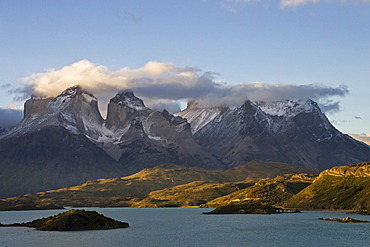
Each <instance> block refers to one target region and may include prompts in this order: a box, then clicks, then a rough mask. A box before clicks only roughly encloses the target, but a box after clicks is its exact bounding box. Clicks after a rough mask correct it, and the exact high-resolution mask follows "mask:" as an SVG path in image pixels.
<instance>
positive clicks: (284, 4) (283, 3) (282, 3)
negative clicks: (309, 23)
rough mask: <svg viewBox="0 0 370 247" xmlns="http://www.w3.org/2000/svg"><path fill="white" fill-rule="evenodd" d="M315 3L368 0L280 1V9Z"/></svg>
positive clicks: (367, 0)
mask: <svg viewBox="0 0 370 247" xmlns="http://www.w3.org/2000/svg"><path fill="white" fill-rule="evenodd" d="M317 2H340V3H342V2H370V0H281V1H280V6H281V7H283V8H284V7H293V8H294V7H297V6H299V5H304V4H309V3H317Z"/></svg>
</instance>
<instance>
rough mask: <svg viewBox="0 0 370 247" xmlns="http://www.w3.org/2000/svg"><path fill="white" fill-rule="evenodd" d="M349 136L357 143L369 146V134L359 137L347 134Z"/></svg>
mask: <svg viewBox="0 0 370 247" xmlns="http://www.w3.org/2000/svg"><path fill="white" fill-rule="evenodd" d="M349 135H350V136H352V137H353V138H355V139H357V140H359V141H362V142H364V143H366V144H367V145H370V134H369V133H368V134H365V133H364V134H361V135H358V134H349Z"/></svg>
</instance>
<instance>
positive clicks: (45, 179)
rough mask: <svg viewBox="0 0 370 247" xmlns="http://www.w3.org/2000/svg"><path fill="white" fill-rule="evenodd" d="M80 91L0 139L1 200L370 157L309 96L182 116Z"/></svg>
mask: <svg viewBox="0 0 370 247" xmlns="http://www.w3.org/2000/svg"><path fill="white" fill-rule="evenodd" d="M107 109H108V111H107V117H106V119H103V118H102V116H101V114H100V111H99V109H98V101H97V98H96V97H95V96H94V95H92V94H90V93H89V92H87V91H86V90H84V89H83V88H81V87H79V86H75V87H71V88H68V89H66V90H65V91H63V92H62V93H61V94H60V95H58V96H57V97H55V98H40V97H31V99H29V100H27V101H26V103H25V105H24V118H23V120H22V121H21V122H20V123H19V125H18V126H17V127H16V128H14V129H13V130H11V131H10V132H7V133H6V134H5V135H3V136H1V138H0V197H1V196H2V197H8V196H16V195H22V194H25V193H31V192H38V191H46V190H51V189H58V188H63V187H69V186H73V185H77V184H82V183H84V182H86V181H87V180H92V179H99V178H114V177H121V176H125V175H129V174H133V173H135V172H138V171H140V170H142V169H144V168H149V167H154V166H157V165H160V164H164V163H174V164H178V165H181V166H187V167H194V166H196V167H201V168H205V169H211V170H214V169H228V168H231V167H235V166H240V165H244V164H245V163H247V162H249V161H252V160H257V161H277V162H285V163H291V164H296V165H300V166H303V167H307V168H313V169H318V170H324V169H327V168H330V167H333V166H336V165H346V164H353V163H360V162H366V161H369V160H370V147H369V146H368V145H366V144H364V143H362V142H359V141H356V140H355V139H353V138H351V137H349V136H348V135H344V134H342V133H341V132H340V131H338V130H337V129H335V127H334V126H332V125H331V124H330V122H329V120H328V119H327V118H326V116H325V115H324V114H323V113H322V112H321V110H320V108H319V106H318V105H317V103H315V102H313V101H312V100H307V101H303V100H287V101H283V102H272V103H271V102H251V101H246V102H245V103H244V104H242V105H240V106H238V107H234V108H231V107H224V106H220V107H215V108H202V107H199V104H198V103H197V102H196V101H190V102H189V103H188V107H187V109H185V110H184V111H182V112H179V113H177V114H175V115H172V114H170V113H169V112H168V111H166V110H163V111H161V112H159V111H154V110H152V109H150V108H148V107H146V106H145V104H144V102H143V101H142V100H141V99H140V98H138V97H136V96H135V95H134V93H133V92H131V91H122V92H119V93H117V95H116V96H114V97H113V98H112V99H111V100H110V102H109V104H108V108H107Z"/></svg>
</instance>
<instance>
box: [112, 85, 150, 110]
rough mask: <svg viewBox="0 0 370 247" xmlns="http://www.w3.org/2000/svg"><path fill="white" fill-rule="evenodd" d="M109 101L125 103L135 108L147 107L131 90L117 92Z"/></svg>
mask: <svg viewBox="0 0 370 247" xmlns="http://www.w3.org/2000/svg"><path fill="white" fill-rule="evenodd" d="M110 102H112V103H115V104H118V105H125V106H128V107H130V108H134V109H136V110H144V109H147V107H146V106H145V105H144V102H143V101H142V100H141V99H140V98H138V97H136V96H135V94H134V93H133V92H132V91H131V90H126V91H121V92H119V93H117V95H116V96H115V97H113V98H112V99H111V100H110Z"/></svg>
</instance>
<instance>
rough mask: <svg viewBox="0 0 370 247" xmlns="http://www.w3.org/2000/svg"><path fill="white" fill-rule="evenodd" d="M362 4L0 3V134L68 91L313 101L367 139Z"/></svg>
mask: <svg viewBox="0 0 370 247" xmlns="http://www.w3.org/2000/svg"><path fill="white" fill-rule="evenodd" d="M369 27H370V0H280V1H279V0H186V1H180V0H157V1H149V0H147V1H143V0H135V1H129V0H120V1H119V0H105V1H96V0H73V1H72V0H63V1H48V0H33V1H29V0H17V1H12V0H0V57H1V59H0V71H1V73H0V126H12V125H14V124H16V122H17V121H19V119H20V118H21V117H22V113H21V109H22V107H23V103H24V102H25V100H27V99H28V98H30V97H31V95H37V96H44V97H47V96H57V95H58V94H60V93H61V92H62V91H63V90H64V89H66V88H67V87H70V86H74V85H76V84H78V85H81V86H83V87H84V88H86V89H87V90H88V91H90V92H92V93H93V94H94V95H96V96H97V97H98V99H99V102H100V104H99V107H100V110H101V111H102V113H103V115H104V112H105V111H106V104H107V102H108V100H109V99H110V98H112V97H113V96H114V95H115V94H116V93H117V92H118V91H120V90H127V89H131V90H133V91H134V93H135V94H137V95H138V96H139V97H141V98H143V99H144V102H145V103H146V104H147V105H148V106H150V107H151V108H153V109H161V108H167V109H169V110H170V111H172V112H174V111H176V110H179V109H180V108H179V104H178V103H180V107H183V106H184V103H183V102H185V101H186V100H187V99H198V100H199V99H200V100H202V102H203V103H204V105H205V106H215V105H220V104H222V105H237V104H241V103H243V102H244V101H245V100H246V99H250V100H254V101H259V100H264V101H275V100H285V99H293V98H302V99H306V98H307V99H308V98H310V99H313V100H315V101H317V102H318V103H319V104H320V106H321V109H322V110H323V111H324V112H325V114H326V115H327V117H328V118H329V119H330V121H331V122H332V124H333V125H334V126H335V127H336V128H338V129H339V130H340V131H342V132H344V133H350V134H353V135H354V136H356V137H357V138H362V140H364V141H367V140H369V139H370V107H369V104H368V100H367V99H368V94H369V89H368V88H369V87H368V85H369V83H370V28H369Z"/></svg>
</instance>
